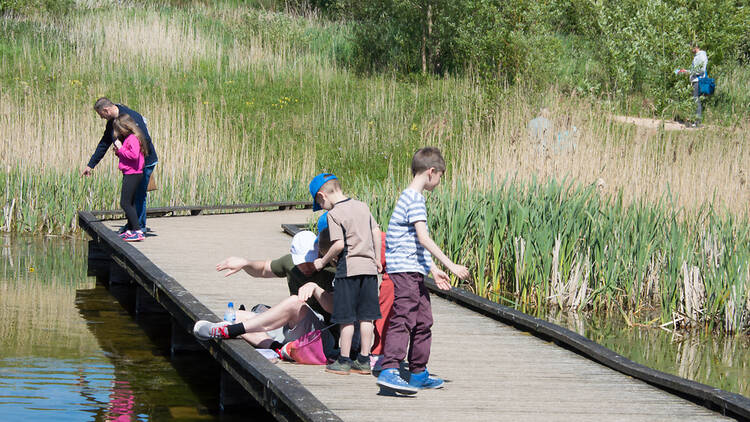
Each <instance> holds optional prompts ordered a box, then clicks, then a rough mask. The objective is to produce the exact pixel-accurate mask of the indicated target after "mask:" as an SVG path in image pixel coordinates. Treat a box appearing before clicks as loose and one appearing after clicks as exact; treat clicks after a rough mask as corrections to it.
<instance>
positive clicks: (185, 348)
mask: <svg viewBox="0 0 750 422" xmlns="http://www.w3.org/2000/svg"><path fill="white" fill-rule="evenodd" d="M170 319H171V320H172V324H171V325H172V329H171V333H172V336H171V337H172V340H171V345H170V352H171V354H172V357H174V355H176V354H178V353H184V352H202V351H204V349H203V346H201V345H200V343H198V341H197V340H196V339H195V337H194V336H193V333H190V332H187V331H185V329H184V328H183V327H182V326H181V325H180V323H179V322H178V321H177V320H176V319H175V318H174V317H172V318H170Z"/></svg>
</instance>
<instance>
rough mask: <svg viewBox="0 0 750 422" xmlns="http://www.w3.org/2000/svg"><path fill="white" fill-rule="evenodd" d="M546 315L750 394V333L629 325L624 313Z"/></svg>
mask: <svg viewBox="0 0 750 422" xmlns="http://www.w3.org/2000/svg"><path fill="white" fill-rule="evenodd" d="M546 319H547V320H549V321H550V322H553V323H555V324H558V325H561V326H563V327H565V328H568V329H570V330H572V331H575V332H577V333H578V334H581V335H583V336H585V337H587V338H589V339H591V340H593V341H595V342H597V343H599V344H601V345H603V346H605V347H607V348H609V349H611V350H614V351H615V352H617V353H619V354H621V355H623V356H625V357H626V358H628V359H630V360H632V361H634V362H637V363H640V364H642V365H645V366H648V367H650V368H654V369H657V370H659V371H662V372H666V373H669V374H674V375H677V376H680V377H683V378H687V379H691V380H693V381H698V382H700V383H703V384H708V385H710V386H713V387H717V388H721V389H722V390H726V391H731V392H733V393H738V394H742V395H743V396H745V397H750V336H748V335H747V334H739V335H727V334H723V333H719V332H716V333H708V332H705V331H701V330H696V331H691V332H685V331H678V332H672V331H668V330H662V329H659V328H640V327H628V326H627V325H626V324H625V322H624V321H623V320H622V318H621V317H618V316H617V315H615V316H612V317H606V316H599V317H592V316H586V317H585V318H584V317H582V316H580V315H576V314H573V313H561V312H558V313H554V312H548V313H547V316H546Z"/></svg>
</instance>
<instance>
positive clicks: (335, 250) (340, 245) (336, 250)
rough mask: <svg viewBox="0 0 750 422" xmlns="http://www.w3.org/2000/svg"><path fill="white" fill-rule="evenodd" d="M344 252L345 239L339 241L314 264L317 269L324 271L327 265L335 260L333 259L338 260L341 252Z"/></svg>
mask: <svg viewBox="0 0 750 422" xmlns="http://www.w3.org/2000/svg"><path fill="white" fill-rule="evenodd" d="M343 250H344V239H339V240H337V241H335V242H333V244H332V245H331V247H330V248H329V249H328V252H326V254H325V255H324V256H323V257H322V258H318V259H316V260H315V261H314V262H313V264H314V265H315V269H316V270H318V271H320V270H322V269H323V268H324V267H325V266H326V265H328V263H329V262H331V261H332V260H333V258H336V257H337V256H339V254H340V253H341V251H343Z"/></svg>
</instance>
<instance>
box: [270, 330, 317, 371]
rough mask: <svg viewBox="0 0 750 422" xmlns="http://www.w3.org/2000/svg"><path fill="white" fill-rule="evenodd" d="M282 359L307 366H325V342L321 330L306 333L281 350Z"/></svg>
mask: <svg viewBox="0 0 750 422" xmlns="http://www.w3.org/2000/svg"><path fill="white" fill-rule="evenodd" d="M280 354H281V357H282V358H284V359H285V360H291V361H294V362H297V363H302V364H305V365H325V364H326V355H325V353H323V340H322V338H321V332H320V330H314V331H310V332H309V333H305V334H304V335H302V337H300V338H298V339H297V340H294V341H291V342H289V343H287V344H285V345H284V346H283V347H282V348H281V350H280Z"/></svg>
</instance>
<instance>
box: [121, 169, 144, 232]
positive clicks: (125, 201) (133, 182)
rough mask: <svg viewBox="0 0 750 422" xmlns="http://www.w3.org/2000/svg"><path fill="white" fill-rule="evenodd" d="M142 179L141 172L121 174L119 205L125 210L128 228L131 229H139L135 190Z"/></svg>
mask: <svg viewBox="0 0 750 422" xmlns="http://www.w3.org/2000/svg"><path fill="white" fill-rule="evenodd" d="M141 179H143V173H138V174H123V175H122V192H121V193H120V207H122V210H123V211H125V217H127V219H128V228H129V229H130V230H132V231H135V230H140V229H141V225H140V223H138V214H137V213H136V212H135V204H134V202H133V200H134V199H135V191H136V189H138V185H139V184H140V183H141Z"/></svg>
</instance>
